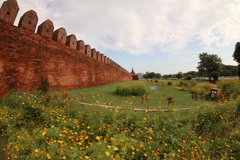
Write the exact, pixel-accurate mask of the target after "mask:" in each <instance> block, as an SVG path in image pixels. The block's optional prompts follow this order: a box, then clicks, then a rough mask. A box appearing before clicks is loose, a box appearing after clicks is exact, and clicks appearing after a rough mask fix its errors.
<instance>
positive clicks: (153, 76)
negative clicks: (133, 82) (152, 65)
mask: <svg viewBox="0 0 240 160" xmlns="http://www.w3.org/2000/svg"><path fill="white" fill-rule="evenodd" d="M161 77H162V75H161V74H160V73H154V72H146V74H144V75H143V78H144V79H160V78H161Z"/></svg>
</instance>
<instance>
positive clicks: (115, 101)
mask: <svg viewBox="0 0 240 160" xmlns="http://www.w3.org/2000/svg"><path fill="white" fill-rule="evenodd" d="M144 82H145V84H146V85H147V87H148V89H149V91H148V92H149V96H150V100H149V101H147V102H145V103H142V101H141V96H119V95H116V94H115V93H114V92H115V90H116V87H117V85H118V83H113V84H109V85H104V86H98V87H91V88H82V89H74V90H67V92H68V94H69V97H71V98H72V97H75V100H76V101H84V102H87V103H92V104H99V105H110V106H115V107H117V106H118V107H122V108H144V109H145V108H147V106H150V107H151V109H157V110H159V109H169V107H168V103H167V97H169V96H171V97H173V100H174V102H173V103H171V104H170V108H171V109H180V108H192V107H201V106H213V105H217V103H216V102H213V101H207V100H203V101H202V100H200V99H198V100H197V101H194V100H193V99H192V98H191V93H190V92H189V91H179V90H176V89H175V88H173V87H172V86H168V85H165V86H162V83H161V82H158V83H153V82H148V81H144ZM122 83H129V82H122ZM173 83H177V81H173ZM152 86H154V87H152ZM151 88H154V89H151ZM56 93H57V95H58V96H61V92H60V91H59V92H56ZM80 93H82V94H85V95H84V100H81V99H80V98H81V97H82V96H80Z"/></svg>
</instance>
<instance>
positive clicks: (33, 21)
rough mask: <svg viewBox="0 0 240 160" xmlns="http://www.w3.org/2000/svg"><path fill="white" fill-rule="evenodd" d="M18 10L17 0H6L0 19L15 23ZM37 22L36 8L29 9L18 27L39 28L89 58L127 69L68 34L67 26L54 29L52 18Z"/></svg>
mask: <svg viewBox="0 0 240 160" xmlns="http://www.w3.org/2000/svg"><path fill="white" fill-rule="evenodd" d="M18 11H19V6H18V3H17V1H16V0H6V1H4V2H3V4H2V7H1V8H0V20H2V21H5V22H7V23H9V24H11V25H13V24H14V22H15V19H16V17H17V14H18ZM37 23H38V16H37V13H36V12H35V11H34V10H29V11H27V12H25V13H24V14H23V15H22V17H21V18H20V20H19V23H18V26H17V27H19V28H22V29H26V30H28V31H31V32H34V33H35V31H36V29H37V31H36V34H39V35H40V36H42V37H43V38H48V39H52V40H53V41H56V42H58V43H61V44H63V45H66V46H69V49H70V48H71V49H76V50H77V51H78V52H79V54H86V55H87V56H89V58H92V59H96V60H98V61H99V62H100V63H106V64H108V65H111V66H114V67H116V68H119V69H120V70H124V71H126V70H125V69H122V67H121V66H120V65H118V64H117V63H115V62H114V61H112V60H111V59H110V58H108V57H106V56H104V54H102V53H100V52H99V51H97V50H96V49H95V48H91V46H90V45H89V44H87V45H85V43H84V41H83V40H77V37H76V36H75V35H74V34H71V35H67V31H66V29H65V28H63V27H61V28H59V29H56V30H54V24H53V22H52V21H51V20H49V19H47V20H46V21H44V22H42V23H41V24H40V25H39V26H37ZM126 72H127V71H126Z"/></svg>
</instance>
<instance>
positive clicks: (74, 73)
mask: <svg viewBox="0 0 240 160" xmlns="http://www.w3.org/2000/svg"><path fill="white" fill-rule="evenodd" d="M65 33H66V32H64V34H65ZM60 35H61V34H56V37H57V39H58V40H57V39H56V40H57V41H60V42H62V41H61V40H60V39H61V38H62V37H61V36H60ZM63 38H66V36H65V35H64V37H63ZM89 48H90V46H89ZM89 48H86V50H87V51H89V50H88V49H89ZM85 53H88V52H85ZM90 53H91V48H90ZM0 75H1V78H0V86H1V90H0V96H3V95H4V94H6V93H7V91H9V90H22V91H31V90H33V89H35V87H36V86H38V85H40V82H41V78H42V77H43V76H44V77H47V78H48V81H49V83H50V89H51V90H61V89H77V88H80V87H84V88H85V87H93V86H99V85H104V84H109V83H114V82H120V81H127V80H131V79H132V76H131V74H130V73H129V72H126V71H125V70H124V69H122V68H119V66H117V65H116V67H113V66H112V65H110V64H109V63H105V62H104V61H99V60H97V59H94V58H92V57H91V56H88V55H87V54H83V53H82V52H80V51H78V50H76V49H73V48H71V47H69V46H66V45H65V44H62V43H59V42H56V41H53V40H51V39H49V38H47V37H42V36H40V35H38V34H35V33H33V32H32V31H30V30H27V29H23V28H18V27H14V26H12V25H11V24H9V23H6V22H4V21H2V20H0Z"/></svg>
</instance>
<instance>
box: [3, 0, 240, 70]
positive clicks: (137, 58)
mask: <svg viewBox="0 0 240 160" xmlns="http://www.w3.org/2000/svg"><path fill="white" fill-rule="evenodd" d="M3 1H4V0H0V2H1V3H2V2H3ZM17 2H18V4H19V8H20V11H19V14H18V17H17V19H16V21H15V25H17V24H18V21H19V18H20V16H22V15H23V14H24V13H25V12H27V11H29V10H31V9H32V10H34V11H36V12H37V14H38V18H39V21H38V25H39V24H41V23H42V22H44V21H45V20H46V19H50V20H52V21H53V23H54V26H55V30H56V29H58V28H60V27H64V28H65V29H66V31H67V34H68V35H70V34H75V35H76V37H77V39H78V40H83V41H84V42H85V44H90V45H91V47H92V48H95V49H96V50H97V51H100V52H101V53H103V54H104V55H106V56H107V57H109V58H110V59H112V60H113V61H115V62H116V63H118V64H119V65H121V66H122V67H123V68H125V69H126V70H128V71H131V69H132V67H133V68H134V70H135V72H137V73H139V72H141V73H146V71H149V72H155V73H161V74H162V75H164V74H175V73H177V72H179V71H181V72H187V71H197V69H196V67H197V63H198V62H199V58H198V55H199V54H200V53H202V52H207V53H209V54H217V55H218V56H219V57H221V58H222V61H223V63H224V64H226V65H237V63H236V62H235V61H233V58H232V54H233V51H234V46H235V44H236V42H238V41H240V18H239V17H240V9H239V8H240V1H239V0H184V1H183V0H151V1H146V0H101V1H98V0H41V1H36V0H17Z"/></svg>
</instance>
